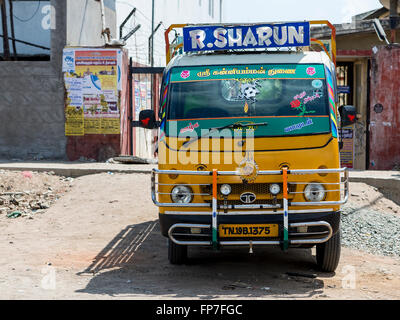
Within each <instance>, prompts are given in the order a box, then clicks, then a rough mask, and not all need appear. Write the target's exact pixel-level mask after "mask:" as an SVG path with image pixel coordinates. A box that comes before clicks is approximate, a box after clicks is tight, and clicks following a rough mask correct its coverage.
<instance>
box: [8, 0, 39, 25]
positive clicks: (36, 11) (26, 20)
mask: <svg viewBox="0 0 400 320" xmlns="http://www.w3.org/2000/svg"><path fill="white" fill-rule="evenodd" d="M41 1H42V0H38V6H37V8H36V10H35V13H34V14H33V15H32V16H31V17H30V18H29V19H21V18H18V17H17V16H16V15H15V14H13V16H14V18H15V19H17V20H18V21H20V22H28V21H31V20H32V19H33V18H34V17H35V16H36V14H37V13H38V11H39V8H40V3H41Z"/></svg>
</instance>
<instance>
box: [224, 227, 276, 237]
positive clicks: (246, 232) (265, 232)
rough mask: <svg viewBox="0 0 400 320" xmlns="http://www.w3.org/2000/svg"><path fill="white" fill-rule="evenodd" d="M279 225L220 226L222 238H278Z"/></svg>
mask: <svg viewBox="0 0 400 320" xmlns="http://www.w3.org/2000/svg"><path fill="white" fill-rule="evenodd" d="M278 230H279V229H278V225H277V224H220V225H219V236H220V237H277V236H278Z"/></svg>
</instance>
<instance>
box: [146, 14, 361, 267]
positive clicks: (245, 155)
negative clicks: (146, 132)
mask: <svg viewBox="0 0 400 320" xmlns="http://www.w3.org/2000/svg"><path fill="white" fill-rule="evenodd" d="M313 24H327V25H328V26H329V27H330V28H331V29H332V37H331V41H330V43H329V48H328V46H327V44H326V43H322V42H321V41H319V40H317V39H313V38H311V36H310V26H311V25H313ZM178 28H182V29H181V30H182V31H183V41H182V42H181V43H178V44H177V41H176V39H175V41H173V42H172V43H173V45H172V43H171V42H170V39H169V33H170V32H171V31H172V30H174V29H178ZM165 38H166V54H167V63H168V64H167V67H166V68H165V70H164V74H163V82H162V85H161V91H160V110H159V115H158V116H159V120H156V118H157V117H156V115H155V113H154V111H152V110H144V111H142V112H141V113H140V115H139V122H140V124H141V126H142V127H143V128H148V129H154V128H158V129H159V141H158V168H157V169H154V170H153V172H152V177H151V185H152V187H151V188H152V189H151V196H152V200H153V202H154V203H155V205H156V206H157V207H158V208H159V222H160V226H161V232H162V234H163V235H164V236H165V237H167V238H168V258H169V261H170V262H171V263H172V264H181V263H184V262H185V261H186V259H187V258H188V257H187V256H188V254H187V248H188V246H210V247H212V248H214V249H216V250H220V249H222V248H223V247H226V246H247V247H249V251H250V252H252V251H253V247H255V246H268V245H275V246H280V247H281V248H282V250H287V249H288V248H292V247H293V248H294V247H300V248H304V247H307V248H310V247H313V246H316V262H317V265H318V266H319V268H320V269H321V270H324V271H334V270H335V269H336V267H337V265H338V262H339V258H340V207H341V205H342V204H344V203H345V202H346V201H347V198H348V194H349V186H348V173H347V170H346V168H340V161H339V145H340V141H339V140H340V138H339V134H338V133H339V131H340V128H339V129H338V118H339V112H338V109H337V101H338V100H337V89H336V75H335V51H336V48H335V29H334V27H333V26H332V25H331V24H330V23H329V22H328V21H307V22H290V23H286V22H285V23H265V24H252V25H172V26H171V27H170V28H169V29H167V30H166V32H165ZM315 44H316V45H318V46H319V47H320V48H321V50H315ZM312 48H314V50H311V49H312ZM182 49H183V53H179V51H182ZM341 111H342V112H341V115H340V116H341V120H342V124H343V122H344V124H346V125H347V124H349V123H351V122H354V121H355V111H354V107H352V106H343V107H342V108H341Z"/></svg>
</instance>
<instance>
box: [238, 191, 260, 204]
mask: <svg viewBox="0 0 400 320" xmlns="http://www.w3.org/2000/svg"><path fill="white" fill-rule="evenodd" d="M240 201H242V202H243V203H246V204H249V203H253V202H254V201H256V195H255V194H254V193H252V192H244V193H242V194H241V195H240Z"/></svg>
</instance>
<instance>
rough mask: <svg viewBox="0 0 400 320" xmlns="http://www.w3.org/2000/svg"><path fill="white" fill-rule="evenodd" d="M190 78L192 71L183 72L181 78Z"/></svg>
mask: <svg viewBox="0 0 400 320" xmlns="http://www.w3.org/2000/svg"><path fill="white" fill-rule="evenodd" d="M189 76H190V71H189V70H183V71H182V72H181V78H183V79H186V78H188V77H189Z"/></svg>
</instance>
